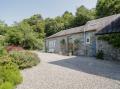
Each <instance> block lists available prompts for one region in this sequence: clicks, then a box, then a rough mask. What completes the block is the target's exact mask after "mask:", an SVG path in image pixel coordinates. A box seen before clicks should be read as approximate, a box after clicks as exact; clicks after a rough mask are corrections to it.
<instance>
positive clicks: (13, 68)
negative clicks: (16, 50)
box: [0, 56, 22, 89]
mask: <svg viewBox="0 0 120 89" xmlns="http://www.w3.org/2000/svg"><path fill="white" fill-rule="evenodd" d="M11 60H12V58H11V57H9V56H2V57H0V89H13V88H14V87H15V86H16V85H17V84H20V83H21V81H22V77H21V75H20V71H19V69H18V66H17V65H16V64H14V63H12V62H11Z"/></svg>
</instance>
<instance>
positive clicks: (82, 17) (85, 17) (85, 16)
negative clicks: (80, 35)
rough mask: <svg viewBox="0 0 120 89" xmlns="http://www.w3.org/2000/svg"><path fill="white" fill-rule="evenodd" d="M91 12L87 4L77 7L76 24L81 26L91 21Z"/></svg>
mask: <svg viewBox="0 0 120 89" xmlns="http://www.w3.org/2000/svg"><path fill="white" fill-rule="evenodd" d="M89 13H90V12H89V10H88V9H87V8H86V7H85V6H80V7H79V8H77V12H76V17H75V20H74V26H81V25H84V24H85V23H86V22H87V21H89V20H90V19H91V18H90V16H89V15H90V14H89Z"/></svg>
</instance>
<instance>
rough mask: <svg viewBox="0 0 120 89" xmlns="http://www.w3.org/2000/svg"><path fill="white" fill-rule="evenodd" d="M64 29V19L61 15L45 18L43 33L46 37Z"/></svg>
mask: <svg viewBox="0 0 120 89" xmlns="http://www.w3.org/2000/svg"><path fill="white" fill-rule="evenodd" d="M64 29H65V28H64V20H63V19H62V18H61V17H56V18H55V19H51V18H47V19H46V20H45V33H46V36H47V37H48V36H50V35H53V34H55V33H57V32H59V31H61V30H64Z"/></svg>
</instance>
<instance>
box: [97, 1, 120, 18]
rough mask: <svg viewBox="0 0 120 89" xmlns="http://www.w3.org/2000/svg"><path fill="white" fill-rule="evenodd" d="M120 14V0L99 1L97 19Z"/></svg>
mask: <svg viewBox="0 0 120 89" xmlns="http://www.w3.org/2000/svg"><path fill="white" fill-rule="evenodd" d="M118 13H120V0H98V2H97V6H96V14H97V18H101V17H105V16H109V15H114V14H118Z"/></svg>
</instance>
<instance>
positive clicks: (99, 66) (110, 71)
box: [49, 57, 120, 81]
mask: <svg viewBox="0 0 120 89" xmlns="http://www.w3.org/2000/svg"><path fill="white" fill-rule="evenodd" d="M49 63H50V64H55V65H59V66H62V67H67V68H70V69H73V70H76V71H82V72H85V73H88V74H93V75H98V76H102V77H106V78H110V79H114V80H119V81H120V63H114V62H110V61H105V60H97V59H95V58H92V57H73V58H69V59H63V60H59V61H53V62H49Z"/></svg>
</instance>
